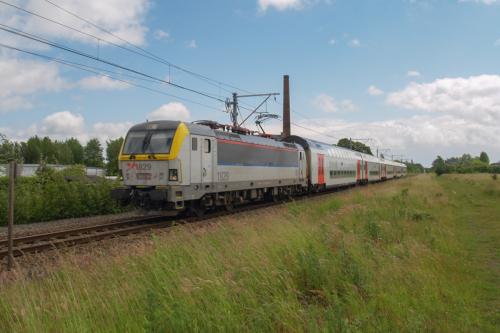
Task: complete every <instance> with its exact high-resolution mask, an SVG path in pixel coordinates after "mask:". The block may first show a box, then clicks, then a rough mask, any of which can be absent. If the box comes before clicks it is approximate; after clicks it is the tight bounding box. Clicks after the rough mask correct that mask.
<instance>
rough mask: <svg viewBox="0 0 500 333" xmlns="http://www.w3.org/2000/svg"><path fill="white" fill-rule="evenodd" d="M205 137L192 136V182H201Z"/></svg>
mask: <svg viewBox="0 0 500 333" xmlns="http://www.w3.org/2000/svg"><path fill="white" fill-rule="evenodd" d="M202 142H203V138H201V137H199V136H194V135H192V136H191V162H190V164H191V184H201V168H200V166H201V154H202V150H203V149H202V147H201V144H202Z"/></svg>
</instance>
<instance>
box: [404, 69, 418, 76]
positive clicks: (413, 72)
mask: <svg viewBox="0 0 500 333" xmlns="http://www.w3.org/2000/svg"><path fill="white" fill-rule="evenodd" d="M406 75H408V76H409V77H418V76H420V72H419V71H416V70H411V71H408V73H406Z"/></svg>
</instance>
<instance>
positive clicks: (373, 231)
mask: <svg viewBox="0 0 500 333" xmlns="http://www.w3.org/2000/svg"><path fill="white" fill-rule="evenodd" d="M365 232H366V235H367V236H368V237H369V238H370V239H371V240H373V241H379V240H381V239H382V228H380V226H379V225H378V224H377V223H376V222H373V221H368V222H366V223H365Z"/></svg>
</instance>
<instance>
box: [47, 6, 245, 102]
mask: <svg viewBox="0 0 500 333" xmlns="http://www.w3.org/2000/svg"><path fill="white" fill-rule="evenodd" d="M45 2H47V3H49V4H51V5H52V6H54V7H56V8H58V9H60V10H61V11H63V12H65V13H67V14H68V15H71V16H73V17H75V18H77V19H79V20H81V21H83V22H85V23H87V24H90V25H91V26H93V27H95V28H97V29H99V30H101V31H103V32H105V33H107V34H108V35H110V36H113V37H114V38H116V39H118V40H120V41H122V42H124V43H125V44H127V45H129V46H132V47H134V48H135V49H137V50H140V51H141V52H143V53H140V54H142V55H143V56H145V57H147V58H149V59H151V60H155V61H158V62H161V63H163V64H165V65H168V66H171V67H173V68H175V69H178V70H180V71H182V72H185V73H187V74H190V75H192V76H195V77H198V78H199V79H203V80H204V81H206V82H212V83H215V84H216V86H217V87H219V88H220V89H222V90H224V91H226V92H231V91H229V90H227V89H224V88H222V87H220V86H226V87H229V88H232V89H236V90H239V91H244V92H246V93H251V92H250V91H248V90H245V89H242V88H238V87H236V86H234V85H231V84H228V83H224V82H222V81H219V80H215V79H212V78H210V77H208V76H205V75H202V74H199V73H196V72H194V71H191V70H188V69H186V68H183V67H181V66H178V65H175V64H173V63H171V62H170V61H168V60H165V59H163V58H161V57H159V56H157V55H155V54H154V53H152V52H150V51H148V50H146V49H144V48H143V47H140V46H139V45H137V44H135V43H132V42H130V41H128V40H126V39H125V38H123V37H120V36H118V35H116V34H114V33H113V32H111V31H109V30H108V29H106V28H103V27H101V26H99V25H98V24H96V23H94V22H92V21H91V20H89V19H86V18H84V17H82V16H81V15H78V14H76V13H74V12H72V11H70V10H68V9H66V8H64V7H62V6H61V5H59V4H57V3H54V2H53V1H50V0H45ZM127 49H128V48H127ZM129 50H130V49H129Z"/></svg>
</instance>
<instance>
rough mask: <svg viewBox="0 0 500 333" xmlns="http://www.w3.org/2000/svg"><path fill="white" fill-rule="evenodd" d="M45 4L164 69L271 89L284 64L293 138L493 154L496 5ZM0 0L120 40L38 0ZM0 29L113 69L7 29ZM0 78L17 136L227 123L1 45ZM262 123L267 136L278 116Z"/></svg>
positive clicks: (35, 28)
mask: <svg viewBox="0 0 500 333" xmlns="http://www.w3.org/2000/svg"><path fill="white" fill-rule="evenodd" d="M51 1H52V2H53V3H55V4H58V5H60V6H62V7H64V8H65V9H68V10H70V11H72V12H75V13H78V14H79V15H81V16H82V17H85V18H87V19H89V20H92V21H93V22H95V23H97V24H98V25H99V26H103V27H105V28H106V29H108V30H110V31H111V32H113V33H114V34H115V35H118V36H120V37H121V38H123V39H126V40H128V41H130V42H133V43H135V44H137V45H140V46H141V47H143V48H144V49H146V50H148V51H149V52H152V53H154V54H156V55H158V56H161V57H162V58H164V59H166V60H168V61H170V62H172V63H174V64H175V65H178V66H181V67H184V68H187V69H190V70H193V71H195V72H197V73H200V74H203V75H206V76H208V77H210V78H213V79H216V80H218V81H220V82H224V83H229V84H231V85H234V86H237V87H239V88H243V89H246V90H249V91H252V92H273V91H276V92H281V88H282V75H283V74H289V75H290V80H291V98H292V111H293V112H292V118H293V122H294V123H295V124H297V125H300V126H302V127H307V128H312V129H314V130H315V132H313V131H308V130H306V129H304V128H302V127H297V126H293V127H292V130H293V131H294V132H295V133H296V134H300V135H305V136H309V137H313V138H315V139H319V140H322V141H325V142H335V141H336V139H337V138H341V137H346V136H351V137H355V138H360V137H361V138H370V139H371V140H370V141H368V144H369V145H371V146H372V148H373V149H376V147H380V148H391V151H390V152H389V153H388V154H403V155H404V156H405V157H406V158H413V159H415V160H417V161H420V162H423V163H425V164H427V165H428V164H429V163H430V162H431V161H432V160H433V159H434V158H435V156H436V155H438V154H440V155H443V156H445V157H447V156H452V155H457V154H462V153H464V152H467V153H472V154H476V155H478V154H479V152H480V151H481V150H485V151H487V152H488V153H489V154H490V157H491V158H492V160H495V161H496V160H500V143H499V140H498V138H499V137H500V125H499V121H500V76H499V75H498V71H499V66H498V65H499V59H500V24H499V23H498V22H500V1H496V0H470V1H466V0H462V1H460V0H448V1H445V0H443V1H432V0H427V1H419V0H413V1H410V0H390V1H389V0H387V1H376V0H372V1H355V0H350V1H348V0H331V1H320V0H252V1H250V0H248V1H158V0H157V1H152V0H108V1H106V2H102V1H99V0H88V1H77V0H51ZM6 2H9V3H11V4H14V5H16V6H19V7H21V8H25V9H27V10H30V11H32V12H35V13H38V14H40V15H42V16H45V17H48V18H51V19H53V20H56V21H58V22H62V23H64V24H67V25H69V26H72V27H74V28H77V29H79V30H82V31H84V32H87V33H89V34H93V35H96V36H98V37H99V38H101V39H102V40H104V41H106V40H107V41H113V42H115V43H116V44H120V45H122V46H127V45H126V44H123V41H122V40H118V39H116V38H115V37H113V36H110V35H108V34H106V33H104V32H103V31H99V30H97V29H96V28H95V27H92V26H90V25H89V24H87V23H85V22H82V21H80V20H78V19H76V18H75V17H72V16H70V15H68V14H67V13H65V12H63V11H61V10H60V9H58V8H56V7H54V6H53V5H51V4H50V3H48V2H46V1H44V0H18V1H16V0H6ZM0 23H1V24H4V25H7V26H10V27H16V28H18V29H21V30H23V31H27V32H30V33H33V34H37V35H40V36H43V37H44V38H46V39H49V40H51V41H57V42H59V43H61V44H65V45H69V46H71V47H73V48H75V49H78V50H82V51H84V52H86V53H89V54H92V55H99V57H101V58H102V59H109V60H111V61H113V62H116V63H120V64H123V65H125V66H129V67H131V68H134V69H137V70H140V71H142V72H146V73H149V74H151V75H153V76H155V77H159V78H163V79H166V80H168V79H170V80H171V81H172V82H174V83H177V84H181V85H185V86H188V87H190V88H194V89H196V90H200V91H205V92H209V93H211V94H214V95H216V96H218V97H220V98H221V99H225V98H226V97H229V95H230V91H232V90H234V89H232V88H229V87H227V86H218V85H217V84H215V85H213V84H207V83H206V82H205V81H202V80H199V79H197V78H195V77H193V76H191V75H189V74H186V73H183V72H181V71H179V70H176V69H173V68H169V67H168V66H165V65H163V64H159V63H158V62H153V61H150V60H148V59H146V58H144V57H140V56H136V55H133V54H130V53H128V52H124V51H123V50H120V49H119V48H117V47H114V46H110V45H108V44H106V43H105V42H99V43H98V42H97V41H96V39H93V38H89V37H88V36H84V35H81V34H77V33H75V32H74V31H69V30H67V29H64V28H62V27H60V26H56V25H54V24H52V23H49V22H46V21H43V20H41V19H39V18H36V17H33V16H32V15H29V14H26V13H23V12H22V11H19V10H18V9H15V8H12V7H9V6H6V5H4V4H0ZM0 38H1V43H2V44H6V45H10V46H15V47H18V48H21V49H24V50H29V51H33V52H37V53H40V54H44V55H49V56H52V57H57V58H60V59H65V60H70V61H75V62H79V63H83V64H86V65H91V66H96V67H100V68H102V69H110V70H113V71H117V69H116V68H112V67H109V66H106V65H104V64H99V63H97V62H94V61H90V60H88V59H84V58H81V57H78V56H75V55H71V54H68V53H67V52H63V51H60V50H56V49H52V48H49V47H46V46H42V45H39V44H37V43H34V42H28V41H27V40H26V39H23V38H21V37H15V36H13V35H12V34H9V33H6V32H2V33H0ZM98 44H99V46H98ZM127 47H129V46H127ZM0 74H1V75H0V133H5V134H7V135H8V136H9V137H11V138H13V139H17V140H22V139H25V138H27V137H29V136H31V135H35V134H38V135H49V136H51V137H55V138H65V137H69V136H75V137H78V138H79V139H81V140H82V141H85V140H88V138H90V137H98V138H100V139H101V140H103V141H105V140H106V139H108V138H114V137H117V136H121V135H124V132H125V131H126V130H127V128H128V127H129V126H130V125H131V124H133V123H136V122H141V121H144V120H145V119H159V118H171V119H181V120H186V121H187V120H196V119H214V120H218V121H220V122H227V121H228V120H229V118H228V115H227V114H225V113H223V112H222V110H223V105H222V103H219V102H215V101H213V100H210V99H207V98H205V97H202V96H197V95H195V94H192V93H186V92H183V91H182V90H179V89H176V88H174V87H171V86H167V85H160V84H152V83H150V82H141V81H137V80H132V81H133V82H136V83H140V84H144V85H146V86H148V87H150V88H153V89H157V90H160V91H163V92H165V93H168V94H173V95H176V96H179V97H181V98H183V99H179V98H173V97H168V96H164V95H161V94H157V93H154V92H150V91H147V90H144V89H140V88H137V87H133V86H130V85H128V84H125V83H123V82H120V81H116V80H114V79H112V78H109V77H105V76H100V75H97V74H95V73H88V72H82V71H80V70H76V69H73V68H68V67H66V66H63V65H60V64H56V63H53V62H47V61H45V60H43V59H40V58H36V57H33V56H28V55H25V54H21V53H19V52H16V51H12V50H8V49H5V48H2V47H0ZM113 77H114V78H120V79H124V80H130V78H127V77H123V76H120V75H118V74H117V75H113ZM225 89H227V90H229V91H226V90H225ZM184 98H185V99H188V100H192V101H197V102H200V103H202V104H206V105H208V106H209V107H210V108H207V107H205V106H200V105H197V104H194V103H192V102H190V101H186V100H185V99H184ZM278 100H279V101H280V100H281V97H278ZM259 102H260V100H258V99H253V100H248V101H247V103H248V104H252V105H256V104H258V103H259ZM213 108H215V110H214V109H213ZM267 110H268V111H270V112H276V113H280V112H281V106H280V104H278V103H275V102H274V101H271V102H269V103H268V104H267ZM249 126H250V127H252V123H249ZM266 128H267V129H268V130H270V131H275V132H278V131H279V130H280V123H279V122H278V121H275V122H270V123H268V124H267V126H266ZM318 132H320V133H324V134H319V133H318Z"/></svg>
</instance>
